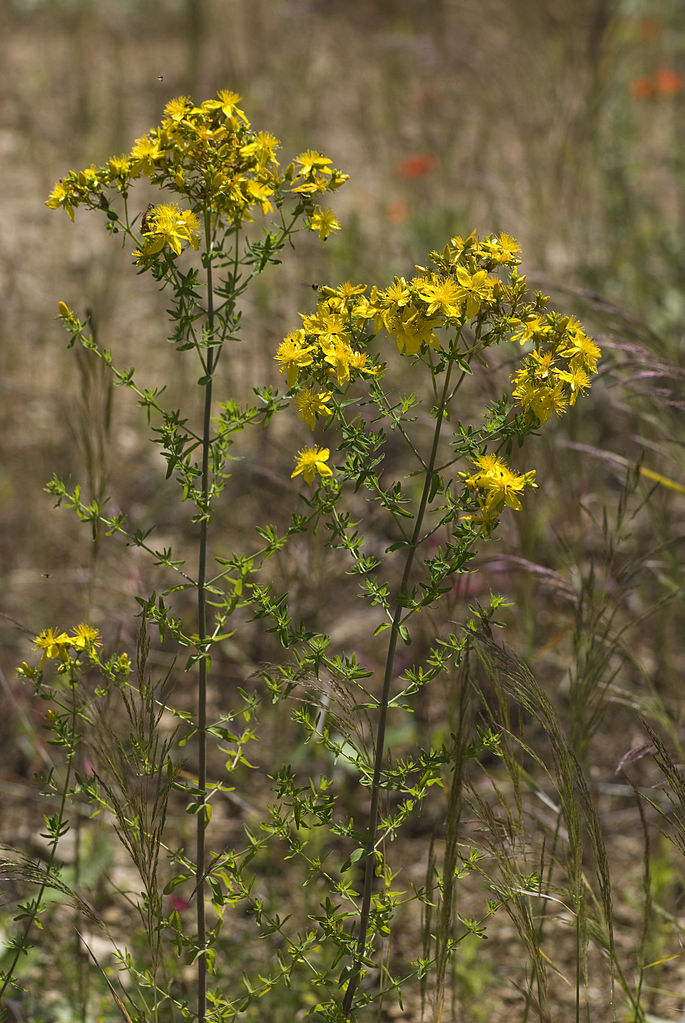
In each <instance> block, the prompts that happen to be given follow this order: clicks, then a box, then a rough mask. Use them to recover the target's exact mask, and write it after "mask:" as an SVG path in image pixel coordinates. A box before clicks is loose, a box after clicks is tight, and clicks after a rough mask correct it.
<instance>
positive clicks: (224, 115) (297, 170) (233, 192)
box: [46, 90, 347, 257]
mask: <svg viewBox="0 0 685 1023" xmlns="http://www.w3.org/2000/svg"><path fill="white" fill-rule="evenodd" d="M239 101H240V97H239V96H238V95H237V93H234V92H229V91H227V90H222V91H221V92H219V93H218V95H217V98H216V99H212V100H206V101H205V102H204V103H202V104H201V105H200V106H196V105H195V104H194V103H193V101H192V100H190V99H188V98H187V97H186V96H181V97H179V98H177V99H173V100H171V101H170V102H169V103H167V105H166V108H165V110H164V118H163V120H162V123H161V124H160V125H159V127H158V128H155V129H153V130H152V131H150V132H149V133H147V134H145V135H143V136H141V138H139V139H137V140H136V142H135V143H134V145H133V147H132V149H131V151H130V153H127V154H124V155H122V156H115V157H112V158H111V159H110V160H109V161H108V162H107V163H106V164H104V165H103V166H101V167H95V166H91V167H89V168H87V169H86V170H83V171H78V172H77V171H70V172H69V173H68V174H67V175H66V177H64V178H62V179H61V180H60V181H58V182H57V184H56V185H55V187H54V188H53V190H52V193H51V195H50V198H49V199H48V200H47V202H46V205H47V206H49V207H50V208H51V209H60V208H61V209H65V210H66V212H67V214H68V215H69V217H70V218H71V219H72V220H73V219H74V209H75V208H76V207H77V206H79V205H85V206H87V207H89V208H91V209H93V208H101V209H104V210H107V211H108V212H109V211H110V207H109V201H108V199H107V197H106V195H105V192H106V190H107V189H108V188H109V189H111V188H114V189H116V190H118V191H119V192H120V193H121V194H122V195H123V196H124V197H126V196H127V195H128V186H129V183H130V182H131V181H132V180H134V179H136V178H139V177H141V176H145V177H147V178H150V180H151V181H153V182H154V183H155V184H156V185H159V186H160V187H162V188H169V189H170V190H171V191H172V192H176V193H178V194H179V195H182V196H184V197H185V198H186V199H187V200H188V201H189V203H190V207H191V210H190V211H186V212H185V213H183V214H180V211H179V214H180V215H179V216H176V217H175V218H173V217H172V219H173V220H174V223H173V224H171V225H170V224H168V223H167V224H166V225H165V224H164V221H165V218H166V216H167V214H166V213H164V212H162V213H159V212H157V214H156V217H155V218H148V220H150V221H151V222H152V224H155V225H157V228H158V230H157V231H156V237H155V238H154V239H148V248H147V250H146V249H144V250H143V256H145V257H148V256H151V255H154V253H155V252H157V251H160V250H161V249H162V248H163V247H164V246H165V245H168V246H169V247H170V248H171V250H172V251H173V252H174V253H175V254H176V255H178V253H179V251H180V242H181V241H182V240H183V241H186V242H190V243H191V244H192V239H193V237H195V231H196V228H195V226H194V225H193V224H192V223H191V222H190V221H188V222H187V226H188V231H187V233H186V234H184V233H183V231H181V230H179V229H178V221H179V220H183V218H190V217H193V216H194V215H195V213H197V212H198V211H199V210H200V208H202V209H209V210H210V211H211V212H212V214H213V215H216V216H220V217H223V218H224V219H225V220H226V222H227V223H228V224H230V225H232V226H236V227H237V226H240V224H242V223H244V222H246V221H250V220H252V219H253V213H254V212H255V211H257V210H258V211H260V212H261V213H262V214H266V213H269V212H271V211H272V209H273V206H274V205H275V204H277V203H280V201H281V197H282V195H283V194H284V193H285V192H287V191H290V192H291V193H293V195H294V196H295V197H296V198H297V199H298V200H299V201H300V202H301V203H302V204H304V205H303V208H305V207H306V212H307V214H308V216H309V223H308V226H309V228H310V229H311V230H312V231H318V232H319V235H320V237H321V238H322V240H324V241H325V239H326V238H327V237H328V235H329V234H330V232H331V231H332V230H335V229H336V228H337V227H338V224H337V221H336V219H335V217H334V216H333V214H332V213H331V212H330V210H322V209H321V208H320V207H318V206H315V205H314V202H313V200H314V197H315V196H317V195H318V194H320V193H323V192H326V191H330V190H333V189H336V188H339V187H340V185H342V184H344V182H345V181H346V180H347V175H346V174H343V173H342V172H341V171H339V170H336V169H335V168H333V167H332V166H331V161H330V160H329V159H328V158H327V157H325V156H323V155H322V154H320V153H315V152H311V151H307V152H305V153H302V154H301V155H300V156H298V157H297V158H296V159H295V160H294V161H293V163H292V164H290V166H289V167H288V168H287V169H286V171H285V172H284V173H281V172H280V171H279V166H280V165H279V162H278V160H277V159H276V155H275V154H276V150H277V149H278V147H279V142H278V139H276V138H274V136H273V135H271V134H269V133H268V132H263V131H262V132H255V131H254V130H253V129H252V127H251V125H250V122H249V121H248V119H247V117H246V115H245V113H244V112H243V110H241V108H240V107H239V106H238V103H239ZM159 209H160V208H159V207H157V210H158V211H159ZM162 209H163V210H164V209H165V207H162ZM143 226H144V227H145V224H144V225H143ZM163 227H166V228H170V230H167V231H166V237H164V231H163V230H162V228H163ZM143 233H144V234H145V231H144V232H143ZM160 238H162V242H161V244H160V245H159V248H158V249H153V248H152V246H153V245H154V244H157V243H158V242H159V240H160ZM176 243H179V244H176Z"/></svg>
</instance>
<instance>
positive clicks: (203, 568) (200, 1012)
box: [195, 210, 215, 1023]
mask: <svg viewBox="0 0 685 1023" xmlns="http://www.w3.org/2000/svg"><path fill="white" fill-rule="evenodd" d="M211 238H212V235H211V222H210V214H209V211H208V210H206V211H205V242H206V261H207V266H206V270H207V336H208V338H209V339H210V340H213V333H214V296H213V280H212V260H211V246H212V241H211ZM214 364H215V349H214V348H213V347H210V348H208V350H207V363H206V366H205V373H204V376H205V378H206V383H205V385H204V389H205V398H204V411H203V422H202V486H201V489H202V498H201V502H202V505H201V508H200V540H199V554H198V569H197V632H198V650H199V651H200V654H201V656H200V661H199V669H200V671H199V680H198V690H197V744H198V756H197V787H198V791H199V795H200V797H201V800H202V805H201V807H200V810H199V812H198V814H197V840H196V850H195V852H196V868H195V869H196V873H195V897H196V899H197V942H198V948H199V954H198V957H197V1020H198V1023H204V1021H205V1015H206V1011H207V954H206V952H207V950H206V948H205V943H206V940H207V928H206V921H205V898H204V886H205V860H206V854H205V836H206V831H207V819H206V816H205V807H204V800H205V798H206V795H207V681H208V674H209V669H208V659H207V655H206V652H205V649H204V647H205V642H206V639H207V589H206V582H207V534H208V527H209V507H208V505H209V453H210V446H211V443H210V427H211V414H212V373H213V372H214Z"/></svg>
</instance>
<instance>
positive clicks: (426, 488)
mask: <svg viewBox="0 0 685 1023" xmlns="http://www.w3.org/2000/svg"><path fill="white" fill-rule="evenodd" d="M455 344H456V342H455ZM453 366H454V362H453V361H452V359H449V360H448V362H447V370H446V373H445V380H444V382H443V386H442V393H441V395H440V401H439V403H438V407H437V409H436V421H435V430H434V431H433V444H432V447H431V453H430V457H429V459H428V463H427V465H426V473H425V476H424V481H423V492H422V494H421V500H420V502H419V508H418V511H417V513H416V521H415V523H414V532H413V534H412V538H411V541H410V543H409V549H408V551H407V558H406V561H405V564H404V572H403V574H402V582H401V583H400V588H399V593H398V596H397V602H396V605H395V611H394V614H393V619H392V626H391V628H390V639H389V641H388V652H387V654H386V658H385V672H384V676H383V690H382V693H381V698H380V702H379V715H378V729H377V732H376V753H375V758H374V765H373V779H372V782H371V805H370V807H369V818H368V824H367V837H366V850H365V856H364V888H363V892H362V905H361V911H360V914H359V936H358V939H357V951H356V955H355V963H354V967H353V969H352V973H351V976H350V979H349V981H348V984H347V989H346V991H345V997H344V999H343V1006H342V1008H343V1013H344V1015H345V1018H346V1019H347V1018H349V1013H350V1009H351V1007H352V1000H353V998H354V994H355V991H356V990H357V985H358V984H359V975H360V973H361V960H362V959H363V957H364V953H365V950H366V932H367V928H368V924H369V915H370V912H371V895H372V891H373V877H374V861H375V856H374V852H375V848H376V838H377V833H378V804H379V801H380V792H381V774H382V772H383V759H384V756H385V731H386V726H387V721H388V708H389V705H390V685H391V682H392V678H393V672H394V666H395V653H396V650H397V640H398V637H399V635H400V625H401V623H402V615H403V612H404V610H405V608H406V606H407V591H408V586H409V579H410V576H411V570H412V567H413V564H414V556H415V554H416V551H417V549H418V547H419V543H420V538H421V532H422V529H423V520H424V516H425V513H426V507H427V505H428V495H429V493H430V487H431V477H432V475H433V470H434V468H435V463H436V459H437V454H438V443H439V440H440V432H441V430H442V424H443V419H444V412H445V408H446V406H447V402H448V400H449V397H450V379H451V376H452V368H453Z"/></svg>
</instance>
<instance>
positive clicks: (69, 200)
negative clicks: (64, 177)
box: [45, 181, 74, 221]
mask: <svg viewBox="0 0 685 1023" xmlns="http://www.w3.org/2000/svg"><path fill="white" fill-rule="evenodd" d="M73 198H74V197H73V195H72V194H71V192H68V191H67V189H66V188H65V186H64V182H63V181H58V182H57V184H56V185H55V187H54V188H53V190H52V191H51V192H50V197H49V198H48V199H46V200H45V205H46V206H47V207H49V209H51V210H58V209H60V207H61V208H62V209H64V210H66V211H67V214H68V215H69V220H72V221H73V219H74V206H73Z"/></svg>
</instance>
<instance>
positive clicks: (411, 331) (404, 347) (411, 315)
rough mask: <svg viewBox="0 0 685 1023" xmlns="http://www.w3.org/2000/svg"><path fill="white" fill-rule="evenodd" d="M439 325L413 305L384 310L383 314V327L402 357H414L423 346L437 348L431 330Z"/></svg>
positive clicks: (436, 342) (436, 341) (436, 340)
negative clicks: (393, 340)
mask: <svg viewBox="0 0 685 1023" xmlns="http://www.w3.org/2000/svg"><path fill="white" fill-rule="evenodd" d="M439 325H440V323H439V321H438V320H434V319H430V318H428V317H426V316H425V315H424V314H423V312H422V311H421V310H420V309H418V308H417V307H416V306H415V305H414V304H413V303H410V304H409V305H406V306H404V308H402V309H399V308H398V309H396V310H391V309H386V311H385V312H384V313H383V326H384V327H385V329H386V330H387V332H388V334H389V335H390V337H392V338H394V339H395V344H396V345H397V350H398V351H399V352H401V353H402V354H404V355H416V354H417V353H418V351H419V350H420V348H421V346H422V345H424V344H426V345H430V347H431V348H437V347H438V339H437V337H436V336H435V334H434V333H433V328H434V327H437V326H439Z"/></svg>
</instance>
